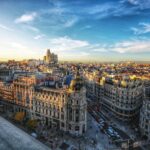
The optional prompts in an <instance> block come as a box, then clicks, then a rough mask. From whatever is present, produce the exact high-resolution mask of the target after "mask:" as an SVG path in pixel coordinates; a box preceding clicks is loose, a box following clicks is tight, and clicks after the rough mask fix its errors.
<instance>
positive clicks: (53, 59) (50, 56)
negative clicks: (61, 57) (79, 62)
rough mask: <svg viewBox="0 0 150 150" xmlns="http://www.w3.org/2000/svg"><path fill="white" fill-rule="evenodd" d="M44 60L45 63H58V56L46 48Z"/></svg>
mask: <svg viewBox="0 0 150 150" xmlns="http://www.w3.org/2000/svg"><path fill="white" fill-rule="evenodd" d="M44 62H45V63H47V64H56V63H58V56H57V55H56V54H54V53H51V52H50V49H47V53H46V56H44Z"/></svg>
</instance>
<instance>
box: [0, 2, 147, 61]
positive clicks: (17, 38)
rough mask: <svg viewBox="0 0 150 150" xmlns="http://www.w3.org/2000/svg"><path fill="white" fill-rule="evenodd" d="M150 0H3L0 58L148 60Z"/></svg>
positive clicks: (0, 21) (0, 25) (0, 24)
mask: <svg viewBox="0 0 150 150" xmlns="http://www.w3.org/2000/svg"><path fill="white" fill-rule="evenodd" d="M149 14H150V0H108V1H104V0H101V1H99V2H98V1H96V0H94V1H93V0H86V1H85V0H83V1H79V0H77V1H72V0H71V1H69V2H68V1H67V0H63V1H60V0H56V1H52V0H43V1H40V0H39V1H38V3H35V1H33V0H30V1H29V0H26V1H19V0H14V1H11V0H7V1H6V0H5V1H4V0H1V1H0V32H1V34H0V53H1V55H0V60H7V59H16V60H21V59H30V58H36V59H39V58H40V59H43V53H44V52H45V50H46V49H47V48H50V49H51V51H52V52H54V53H56V54H58V55H59V60H63V61H64V60H66V61H67V60H68V61H71V60H72V61H125V60H133V61H149V58H150V40H149V37H150V22H149V20H148V19H149V17H148V16H149Z"/></svg>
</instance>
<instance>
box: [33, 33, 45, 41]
mask: <svg viewBox="0 0 150 150" xmlns="http://www.w3.org/2000/svg"><path fill="white" fill-rule="evenodd" d="M43 37H45V34H40V35H37V36H35V37H34V39H35V40H38V39H42V38H43Z"/></svg>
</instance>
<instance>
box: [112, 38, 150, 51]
mask: <svg viewBox="0 0 150 150" xmlns="http://www.w3.org/2000/svg"><path fill="white" fill-rule="evenodd" d="M112 50H113V51H116V52H119V53H144V52H150V41H149V40H148V41H141V40H135V41H123V42H120V43H116V44H115V45H114V46H113V47H112Z"/></svg>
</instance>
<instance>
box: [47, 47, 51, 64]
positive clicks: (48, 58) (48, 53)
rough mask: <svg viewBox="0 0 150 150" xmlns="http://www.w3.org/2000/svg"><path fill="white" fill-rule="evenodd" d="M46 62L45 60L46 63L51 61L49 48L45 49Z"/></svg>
mask: <svg viewBox="0 0 150 150" xmlns="http://www.w3.org/2000/svg"><path fill="white" fill-rule="evenodd" d="M46 62H47V63H50V62H51V52H50V49H47V53H46Z"/></svg>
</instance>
